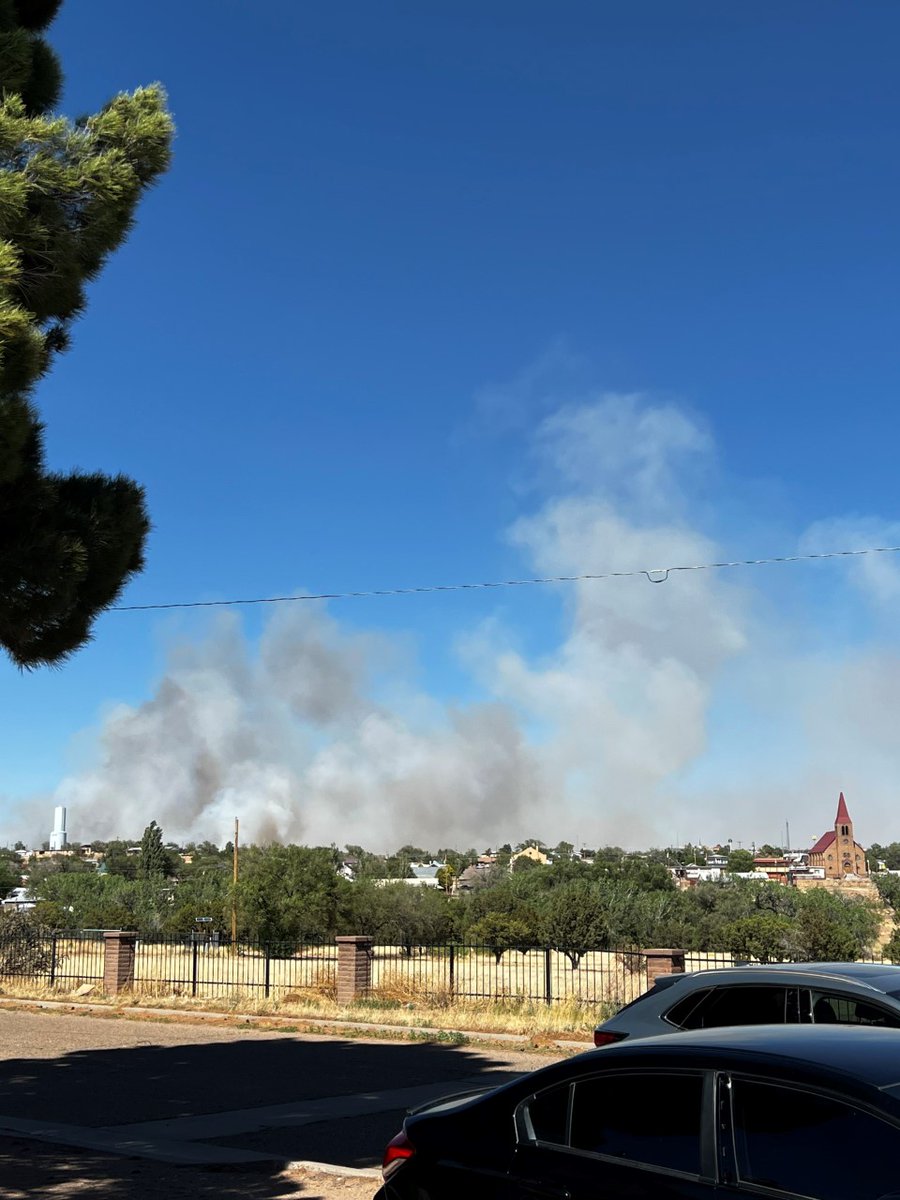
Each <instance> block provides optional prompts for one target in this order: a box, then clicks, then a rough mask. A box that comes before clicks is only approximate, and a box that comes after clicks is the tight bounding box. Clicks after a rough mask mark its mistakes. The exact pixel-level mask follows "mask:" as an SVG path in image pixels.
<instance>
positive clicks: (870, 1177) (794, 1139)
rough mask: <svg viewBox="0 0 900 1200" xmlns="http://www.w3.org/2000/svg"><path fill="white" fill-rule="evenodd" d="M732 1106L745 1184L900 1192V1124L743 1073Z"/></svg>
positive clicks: (862, 1193)
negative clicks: (747, 1078)
mask: <svg viewBox="0 0 900 1200" xmlns="http://www.w3.org/2000/svg"><path fill="white" fill-rule="evenodd" d="M732 1104H733V1113H734V1133H735V1154H736V1159H737V1170H738V1177H739V1179H740V1181H741V1183H748V1184H756V1185H757V1186H759V1187H769V1188H778V1189H780V1190H781V1191H784V1192H788V1193H791V1194H793V1195H798V1196H815V1197H816V1200H878V1197H881V1196H885V1195H887V1194H888V1193H892V1192H896V1191H897V1187H898V1174H897V1172H898V1168H897V1163H898V1162H900V1129H897V1128H896V1127H895V1126H893V1125H890V1124H889V1123H888V1122H886V1121H882V1120H880V1119H879V1118H878V1117H875V1116H872V1115H871V1114H869V1113H867V1112H863V1111H862V1110H861V1109H858V1108H855V1107H853V1106H852V1105H849V1104H844V1103H842V1102H840V1101H838V1100H833V1099H831V1098H830V1097H827V1096H820V1095H817V1094H815V1093H811V1092H807V1091H800V1090H798V1089H796V1088H789V1087H781V1086H777V1085H773V1084H768V1083H758V1082H755V1081H751V1080H746V1079H738V1078H735V1079H733V1080H732ZM841 1149H842V1150H843V1152H836V1151H839V1150H841Z"/></svg>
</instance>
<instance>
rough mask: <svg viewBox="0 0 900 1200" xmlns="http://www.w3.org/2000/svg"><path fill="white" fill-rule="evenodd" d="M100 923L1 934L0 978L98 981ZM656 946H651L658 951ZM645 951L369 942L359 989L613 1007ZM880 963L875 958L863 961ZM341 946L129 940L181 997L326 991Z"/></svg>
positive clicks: (704, 959) (63, 986) (731, 962)
mask: <svg viewBox="0 0 900 1200" xmlns="http://www.w3.org/2000/svg"><path fill="white" fill-rule="evenodd" d="M104 953H105V947H104V938H103V931H93V932H87V933H56V934H50V935H45V934H42V935H35V934H32V933H30V932H24V933H23V932H20V931H16V932H11V933H9V934H5V935H4V936H2V937H0V985H2V984H4V983H5V984H7V985H9V984H19V985H21V986H28V987H34V986H37V987H46V988H50V989H56V990H59V991H74V990H75V989H76V988H77V987H79V986H80V985H82V984H86V983H94V984H102V982H103V975H104ZM657 953H658V952H657ZM650 954H651V952H648V951H644V950H638V949H634V948H623V949H615V948H611V949H597V950H588V951H584V952H575V951H570V952H568V953H567V952H566V951H564V950H560V949H553V948H548V947H530V948H523V949H504V950H502V951H501V950H500V949H499V948H498V947H489V946H483V945H471V944H458V943H457V944H446V945H437V946H436V945H427V946H416V945H413V946H398V945H373V946H372V947H371V949H370V950H369V951H368V955H369V958H370V963H369V972H368V974H369V982H368V985H367V987H365V988H364V989H363V996H364V997H365V998H367V999H369V1000H370V1001H379V1000H380V1001H383V1002H385V1003H386V1004H397V1003H403V1002H408V1003H412V1002H422V1001H428V1002H430V1003H433V1004H439V1005H443V1004H452V1003H455V1002H459V1001H468V1002H473V1001H474V1002H477V1001H484V1002H486V1003H487V1002H490V1003H494V1004H504V1003H506V1004H510V1005H517V1004H523V1003H531V1004H536V1003H540V1004H547V1005H552V1004H566V1003H569V1004H578V1005H590V1006H592V1007H595V1008H601V1009H602V1008H606V1009H609V1010H611V1011H614V1010H615V1009H618V1008H620V1007H621V1006H622V1005H623V1004H627V1003H629V1002H630V1001H631V1000H634V999H636V998H637V997H638V996H640V995H641V994H642V993H643V992H645V991H646V990H647V989H648V987H649V986H650V982H651V978H650V977H651V974H652V972H651V971H650V970H648V963H649V961H650V958H649V955H650ZM747 961H748V960H747V959H741V958H737V957H736V956H734V955H732V954H729V953H726V952H707V953H702V952H695V951H687V952H685V963H684V965H685V969H686V970H687V971H698V970H708V969H714V968H717V967H729V966H735V965H739V964H742V963H746V962H747ZM869 961H880V960H877V959H876V960H871V959H870V960H869ZM337 976H338V949H337V946H336V945H335V944H333V943H331V942H304V943H302V944H298V943H274V942H262V941H243V942H241V943H240V944H238V945H229V944H227V943H225V942H221V943H220V942H219V941H218V940H217V939H216V938H215V937H211V938H203V937H197V936H188V937H179V938H167V939H146V938H139V939H138V940H137V943H136V945H135V958H134V990H135V992H136V993H137V994H144V995H157V996H186V997H201V998H202V997H211V998H212V997H219V998H221V997H232V998H235V999H237V998H239V997H240V996H247V997H252V998H271V999H273V1000H275V1001H285V1000H290V999H291V998H296V999H304V998H309V997H311V996H313V995H315V996H319V997H327V998H333V997H334V996H335V994H336V990H337Z"/></svg>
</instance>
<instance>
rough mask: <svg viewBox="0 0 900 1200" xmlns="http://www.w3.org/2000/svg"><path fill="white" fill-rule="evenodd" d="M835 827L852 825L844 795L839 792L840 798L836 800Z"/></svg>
mask: <svg viewBox="0 0 900 1200" xmlns="http://www.w3.org/2000/svg"><path fill="white" fill-rule="evenodd" d="M834 823H835V825H852V824H853V822H852V821H851V820H850V814H849V813H848V812H847V801H846V800H845V799H844V793H843V792H841V797H840V799H839V800H838V807H837V816H836V817H835V818H834Z"/></svg>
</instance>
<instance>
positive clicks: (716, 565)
mask: <svg viewBox="0 0 900 1200" xmlns="http://www.w3.org/2000/svg"><path fill="white" fill-rule="evenodd" d="M863 554H900V546H869V547H867V548H866V549H864V550H830V551H828V552H826V553H823V554H781V555H778V556H773V557H771V558H743V559H735V560H733V561H731V562H710V563H690V564H687V565H684V564H683V565H679V566H673V567H642V568H640V569H637V570H634V571H602V572H599V573H597V574H585V575H545V576H538V577H536V578H534V579H494V580H486V581H483V582H480V583H432V584H423V585H420V586H418V587H405V588H403V587H397V588H372V589H370V590H368V591H363V592H317V593H305V594H303V595H299V596H254V597H251V598H250V599H236V600H181V601H174V602H171V603H168V604H117V605H115V606H114V607H113V608H112V609H110V611H111V612H154V611H158V610H160V609H170V608H234V607H237V606H238V605H248V604H287V603H290V602H291V601H297V600H364V599H368V598H371V597H375V596H420V595H424V594H426V593H430V592H470V591H484V590H487V589H488V588H512V587H532V586H534V585H536V584H542V583H583V582H588V581H592V580H599V579H634V578H637V577H638V576H641V575H643V576H644V577H645V578H646V579H647V581H648V582H649V583H665V582H666V581H667V580H668V578H669V576H670V575H674V574H675V573H676V572H677V571H719V570H724V569H725V568H728V567H767V566H773V565H777V564H781V563H798V562H816V561H819V560H821V559H825V558H857V557H859V556H860V555H863Z"/></svg>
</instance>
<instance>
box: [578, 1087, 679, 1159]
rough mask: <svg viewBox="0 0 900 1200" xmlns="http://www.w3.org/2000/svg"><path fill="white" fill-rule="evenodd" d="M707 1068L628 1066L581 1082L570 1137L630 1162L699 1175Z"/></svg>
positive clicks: (593, 1150)
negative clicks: (670, 1070) (632, 1069)
mask: <svg viewBox="0 0 900 1200" xmlns="http://www.w3.org/2000/svg"><path fill="white" fill-rule="evenodd" d="M702 1111H703V1076H702V1074H699V1073H697V1074H672V1075H666V1074H661V1073H660V1074H658V1073H655V1072H654V1073H647V1072H636V1073H633V1074H628V1073H626V1072H622V1073H617V1074H614V1075H613V1074H611V1075H604V1076H598V1077H596V1078H594V1079H586V1080H583V1081H581V1082H579V1083H576V1084H575V1090H574V1095H573V1097H572V1118H571V1133H570V1142H571V1146H572V1148H573V1149H574V1150H587V1151H590V1152H591V1153H593V1154H604V1155H608V1156H609V1157H611V1158H617V1159H624V1160H626V1161H628V1162H635V1163H643V1164H645V1165H647V1166H653V1167H665V1168H667V1169H669V1170H674V1171H683V1172H686V1173H687V1174H690V1175H699V1174H700V1170H701V1166H700V1164H701V1151H700V1131H701V1127H702Z"/></svg>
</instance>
